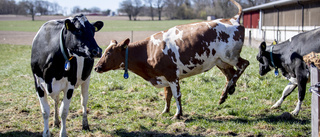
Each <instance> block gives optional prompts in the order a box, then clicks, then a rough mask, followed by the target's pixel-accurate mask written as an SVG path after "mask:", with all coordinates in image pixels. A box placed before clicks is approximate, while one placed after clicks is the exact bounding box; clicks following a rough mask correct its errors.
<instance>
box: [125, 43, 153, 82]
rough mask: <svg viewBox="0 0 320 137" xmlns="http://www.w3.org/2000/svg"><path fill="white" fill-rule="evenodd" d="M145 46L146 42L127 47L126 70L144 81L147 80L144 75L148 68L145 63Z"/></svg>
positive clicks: (146, 76) (146, 57)
mask: <svg viewBox="0 0 320 137" xmlns="http://www.w3.org/2000/svg"><path fill="white" fill-rule="evenodd" d="M147 44H148V41H146V40H143V41H138V42H134V43H130V44H129V45H128V50H129V53H128V69H129V70H130V71H132V72H134V73H135V74H137V75H139V76H141V77H142V78H144V79H148V77H149V76H148V75H147V74H146V73H145V72H146V70H147V69H149V68H150V66H149V65H148V63H147V59H148V55H147Z"/></svg>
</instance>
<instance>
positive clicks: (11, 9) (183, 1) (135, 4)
mask: <svg viewBox="0 0 320 137" xmlns="http://www.w3.org/2000/svg"><path fill="white" fill-rule="evenodd" d="M271 1H275V0H238V2H239V3H240V4H241V5H242V8H247V7H251V6H256V5H260V4H264V3H267V2H271ZM61 11H63V9H62V8H61V6H60V5H59V4H57V3H56V2H53V3H52V2H49V1H45V0H22V1H19V2H16V1H15V0H0V14H18V15H32V20H34V16H35V14H36V13H39V14H41V15H53V14H57V13H59V12H60V13H61ZM237 11H238V9H237V7H235V6H234V5H233V4H232V3H231V2H230V1H229V0H123V1H122V2H120V8H119V9H118V12H119V13H125V14H126V15H127V16H128V17H129V20H137V16H150V17H151V20H155V19H157V20H161V18H162V17H166V18H167V19H206V18H207V16H213V17H214V18H228V17H232V16H234V15H235V14H236V13H237ZM71 12H72V13H73V14H74V13H79V12H86V13H102V14H104V15H109V14H110V12H111V11H110V10H109V9H108V10H106V11H101V10H100V9H99V8H97V7H93V8H91V9H86V8H84V9H80V7H79V6H75V7H73V9H72V11H71Z"/></svg>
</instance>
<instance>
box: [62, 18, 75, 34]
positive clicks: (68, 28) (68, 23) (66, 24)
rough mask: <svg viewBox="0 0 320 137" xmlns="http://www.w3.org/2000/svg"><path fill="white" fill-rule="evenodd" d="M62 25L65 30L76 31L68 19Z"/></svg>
mask: <svg viewBox="0 0 320 137" xmlns="http://www.w3.org/2000/svg"><path fill="white" fill-rule="evenodd" d="M64 25H65V27H66V29H67V30H70V31H74V30H76V26H74V24H73V23H72V22H71V20H69V19H66V20H65V21H64Z"/></svg>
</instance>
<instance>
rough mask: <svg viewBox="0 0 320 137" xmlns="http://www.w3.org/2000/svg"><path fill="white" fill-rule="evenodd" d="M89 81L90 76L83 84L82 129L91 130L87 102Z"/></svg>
mask: <svg viewBox="0 0 320 137" xmlns="http://www.w3.org/2000/svg"><path fill="white" fill-rule="evenodd" d="M89 83H90V78H88V79H87V81H86V82H84V83H83V84H82V85H81V105H82V113H83V114H82V129H83V130H90V128H89V124H88V118H87V102H88V97H89V96H88V94H89V92H88V90H89Z"/></svg>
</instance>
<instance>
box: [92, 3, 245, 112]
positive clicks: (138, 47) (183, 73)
mask: <svg viewBox="0 0 320 137" xmlns="http://www.w3.org/2000/svg"><path fill="white" fill-rule="evenodd" d="M231 1H232V2H233V3H234V4H235V5H237V7H238V8H239V12H238V14H237V15H235V16H234V17H233V18H230V19H217V20H213V21H206V22H199V23H192V24H186V25H179V26H175V27H172V28H170V29H168V30H166V31H161V32H158V33H156V34H153V35H151V36H150V37H148V38H146V39H144V40H141V41H138V42H134V43H129V42H130V40H129V39H126V40H124V41H122V42H120V43H117V42H116V41H115V40H114V41H112V42H111V43H110V45H109V46H108V47H107V48H106V50H105V52H104V54H103V56H102V58H101V59H100V60H99V62H98V64H97V65H96V66H95V71H97V72H99V73H102V72H106V71H109V70H118V69H123V68H124V66H125V56H126V54H125V51H126V50H128V51H129V53H128V69H129V70H130V71H132V72H134V73H136V74H137V75H139V76H141V77H142V78H144V79H145V80H147V81H149V82H150V83H151V84H152V85H153V86H155V87H157V88H164V90H165V98H166V105H165V109H164V111H163V112H164V113H165V112H169V110H170V101H171V98H172V96H173V97H174V98H175V100H176V104H177V111H176V114H175V117H174V118H180V116H182V105H181V92H180V85H179V81H180V80H181V79H183V78H186V77H189V76H193V75H196V74H200V73H203V72H206V71H208V70H210V69H211V68H212V67H214V66H217V67H218V68H219V69H220V70H221V71H222V72H223V73H224V74H225V76H226V79H227V83H226V86H225V88H224V89H223V92H222V95H221V98H220V101H219V103H220V104H221V103H223V102H224V101H225V100H226V98H227V95H228V93H229V94H232V93H233V92H234V90H235V86H236V82H237V80H238V79H239V77H240V76H241V74H242V73H243V72H244V70H245V69H246V67H247V66H248V65H249V61H247V60H245V59H242V58H241V57H240V52H241V49H242V46H243V40H244V27H243V26H241V25H240V23H239V17H240V15H241V9H242V8H241V6H240V5H239V4H238V3H237V2H235V1H234V0H231ZM234 66H235V67H236V68H237V69H234Z"/></svg>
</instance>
